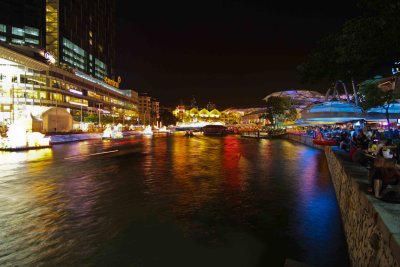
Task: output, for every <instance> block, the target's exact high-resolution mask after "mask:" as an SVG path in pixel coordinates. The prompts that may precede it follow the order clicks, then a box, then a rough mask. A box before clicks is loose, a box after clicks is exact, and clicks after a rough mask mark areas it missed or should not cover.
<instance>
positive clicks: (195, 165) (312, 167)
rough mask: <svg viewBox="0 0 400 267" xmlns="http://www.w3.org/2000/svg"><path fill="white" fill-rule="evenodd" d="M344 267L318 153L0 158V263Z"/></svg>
mask: <svg viewBox="0 0 400 267" xmlns="http://www.w3.org/2000/svg"><path fill="white" fill-rule="evenodd" d="M287 258H290V259H294V260H297V261H302V262H306V263H309V264H313V265H316V266H349V259H348V254H347V247H346V243H345V239H344V233H343V227H342V222H341V218H340V211H339V209H338V205H337V202H336V198H335V192H334V189H333V186H332V182H331V180H330V175H329V170H328V167H327V162H326V159H325V156H324V155H323V153H322V152H320V151H318V150H315V149H312V148H309V147H306V146H303V145H300V144H295V143H292V142H289V141H286V140H256V139H244V138H240V137H238V136H226V137H205V136H195V137H185V136H183V135H181V134H173V135H170V136H153V137H146V136H144V137H135V138H132V139H129V140H120V141H111V142H110V141H101V140H97V141H86V142H78V143H71V144H63V145H56V146H53V148H52V149H42V150H35V151H33V150H32V151H26V152H13V153H10V152H0V266H174V267H179V266H185V267H186V266H208V267H211V266H230V267H234V266H238V267H239V266H240V267H243V266H283V264H284V261H285V259H287Z"/></svg>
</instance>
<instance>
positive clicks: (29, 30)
mask: <svg viewBox="0 0 400 267" xmlns="http://www.w3.org/2000/svg"><path fill="white" fill-rule="evenodd" d="M25 33H27V34H30V35H34V36H39V30H38V29H36V28H32V27H28V26H25Z"/></svg>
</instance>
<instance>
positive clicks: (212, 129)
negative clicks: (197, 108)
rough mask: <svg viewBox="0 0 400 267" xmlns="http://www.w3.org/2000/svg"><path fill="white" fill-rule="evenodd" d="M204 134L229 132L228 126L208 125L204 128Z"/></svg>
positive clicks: (218, 134) (220, 134) (217, 134)
mask: <svg viewBox="0 0 400 267" xmlns="http://www.w3.org/2000/svg"><path fill="white" fill-rule="evenodd" d="M202 130H203V134H204V135H216V136H222V135H225V134H226V133H227V131H226V127H225V126H223V125H213V124H210V125H206V126H204V127H203V128H202Z"/></svg>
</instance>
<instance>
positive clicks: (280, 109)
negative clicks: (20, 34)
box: [265, 96, 290, 127]
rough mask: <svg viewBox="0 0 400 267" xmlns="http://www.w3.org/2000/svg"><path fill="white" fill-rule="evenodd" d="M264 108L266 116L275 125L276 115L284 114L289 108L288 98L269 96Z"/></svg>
mask: <svg viewBox="0 0 400 267" xmlns="http://www.w3.org/2000/svg"><path fill="white" fill-rule="evenodd" d="M266 108H267V110H266V112H265V116H266V118H267V119H268V120H269V121H270V122H271V123H272V124H273V125H274V127H276V122H277V119H278V117H279V116H282V115H284V114H285V112H286V111H287V110H288V109H290V98H288V97H279V96H270V97H269V98H268V99H267V103H266Z"/></svg>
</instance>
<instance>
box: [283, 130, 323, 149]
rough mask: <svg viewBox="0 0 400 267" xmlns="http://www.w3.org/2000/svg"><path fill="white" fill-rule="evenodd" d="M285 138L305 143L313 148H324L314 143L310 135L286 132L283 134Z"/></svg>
mask: <svg viewBox="0 0 400 267" xmlns="http://www.w3.org/2000/svg"><path fill="white" fill-rule="evenodd" d="M285 138H286V139H289V140H292V141H295V142H299V143H302V144H305V145H307V146H311V147H314V148H317V149H320V150H324V146H320V145H314V144H313V139H312V137H311V136H308V135H298V134H291V133H287V134H285Z"/></svg>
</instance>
